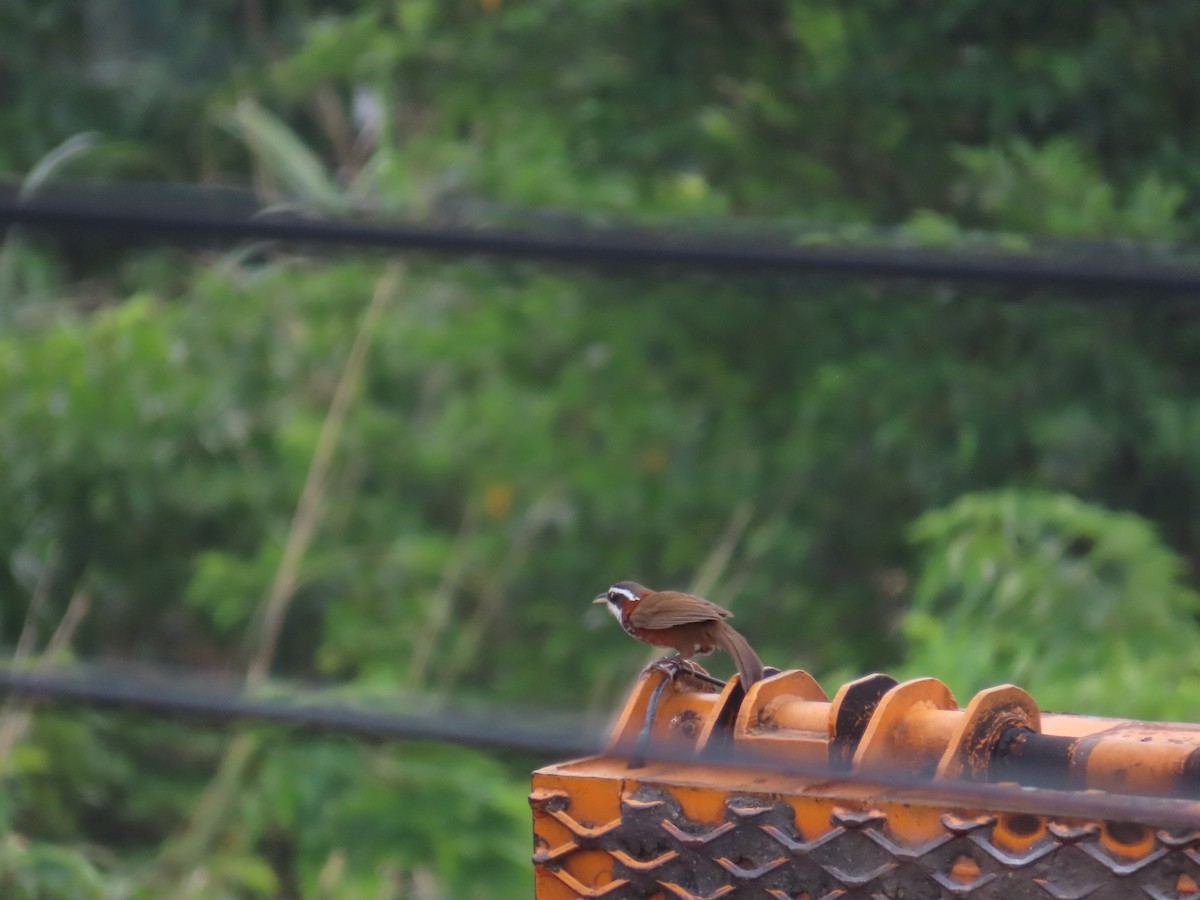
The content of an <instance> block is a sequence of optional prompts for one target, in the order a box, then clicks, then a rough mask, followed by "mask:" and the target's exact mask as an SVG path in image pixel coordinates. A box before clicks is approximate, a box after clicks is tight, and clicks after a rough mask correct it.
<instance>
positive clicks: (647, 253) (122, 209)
mask: <svg viewBox="0 0 1200 900" xmlns="http://www.w3.org/2000/svg"><path fill="white" fill-rule="evenodd" d="M199 205H200V204H195V203H191V204H188V206H190V207H198V206H199ZM0 226H23V227H25V228H27V229H36V230H38V231H41V232H49V233H52V234H53V235H55V236H58V237H63V236H81V235H87V236H91V237H99V238H102V239H104V240H106V241H120V242H129V241H139V242H158V243H164V242H165V243H171V244H194V243H204V242H237V241H243V240H266V241H284V242H288V243H295V244H306V245H337V246H342V247H357V248H360V249H374V250H385V251H393V252H422V253H433V254H441V255H451V256H463V255H486V256H491V257H499V258H508V259H524V260H534V261H541V262H556V263H564V264H572V265H583V266H597V267H622V268H631V267H653V266H658V267H662V266H667V267H677V268H684V269H688V270H697V271H705V272H716V273H723V274H740V275H750V274H781V273H782V274H787V275H805V274H814V275H837V276H845V277H855V278H883V279H921V280H936V281H950V282H968V283H989V284H995V285H1004V286H1011V287H1016V288H1021V289H1023V290H1031V289H1035V288H1066V289H1078V290H1086V291H1089V292H1093V293H1102V294H1112V293H1139V294H1149V295H1154V296H1175V297H1178V296H1180V295H1190V296H1194V297H1195V298H1197V299H1200V268H1198V267H1184V266H1178V265H1175V264H1170V265H1168V264H1163V263H1160V262H1154V263H1151V262H1147V261H1145V260H1142V261H1133V260H1125V261H1121V260H1119V259H1117V258H1115V257H1113V256H1112V254H1106V255H1103V256H1101V255H1099V254H1096V253H1093V254H1090V255H1089V256H1087V257H1086V258H1084V257H1078V258H1076V257H1070V258H1060V257H1057V256H1054V255H1038V254H1030V253H1023V254H1017V253H1012V254H996V253H992V254H980V253H977V252H966V251H961V252H959V251H956V252H949V251H947V250H944V249H927V248H916V247H913V248H895V247H876V246H850V245H845V244H831V243H821V244H811V245H805V244H795V243H792V244H788V243H784V242H782V241H780V240H779V239H778V238H771V239H766V238H764V239H761V240H758V241H754V242H751V241H750V240H748V239H747V238H745V237H742V236H739V237H736V238H732V237H727V238H725V239H721V240H718V239H714V238H704V239H701V238H697V237H695V236H693V235H683V234H667V233H663V232H653V231H635V230H631V229H621V230H617V229H608V230H592V231H588V232H580V233H563V232H562V231H559V232H556V233H555V234H544V233H536V232H519V231H509V230H501V229H493V228H475V227H462V226H439V225H416V224H401V223H395V222H370V221H350V220H345V219H330V218H324V219H322V218H311V217H301V216H298V215H295V214H282V213H254V212H249V213H243V212H233V213H231V212H221V211H206V212H198V211H196V209H185V208H181V207H180V206H176V205H168V204H163V203H156V204H146V203H136V204H135V203H128V202H122V201H120V200H118V199H117V198H115V197H113V198H110V199H109V201H108V202H105V203H101V202H97V200H96V198H94V197H91V198H89V199H87V200H80V201H66V200H61V199H57V198H50V199H43V198H34V199H30V200H21V199H19V198H14V197H9V198H4V199H0Z"/></svg>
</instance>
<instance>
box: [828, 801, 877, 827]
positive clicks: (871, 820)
mask: <svg viewBox="0 0 1200 900" xmlns="http://www.w3.org/2000/svg"><path fill="white" fill-rule="evenodd" d="M830 818H831V819H832V820H833V821H834V822H836V823H837V824H839V825H841V826H843V827H844V828H846V829H852V828H862V827H863V826H865V825H876V824H881V823H883V822H886V821H887V814H886V813H883V812H880V811H879V810H877V809H868V810H865V811H863V812H859V811H858V810H856V809H846V808H844V807H841V806H838V807H834V810H833V814H832V815H831V816H830Z"/></svg>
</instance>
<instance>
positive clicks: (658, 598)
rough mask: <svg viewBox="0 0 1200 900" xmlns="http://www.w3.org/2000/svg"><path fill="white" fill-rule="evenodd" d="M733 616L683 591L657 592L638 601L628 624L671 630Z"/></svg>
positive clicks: (713, 604) (709, 602)
mask: <svg viewBox="0 0 1200 900" xmlns="http://www.w3.org/2000/svg"><path fill="white" fill-rule="evenodd" d="M731 615H732V613H731V612H730V611H729V610H727V609H722V608H721V607H719V606H717V604H715V603H713V602H711V601H709V600H705V599H704V598H703V597H697V596H696V595H695V594H685V593H683V591H655V592H654V593H652V594H647V595H646V596H645V597H643V598H642V599H641V600H639V601H638V602H637V605H636V606H635V607H634V608H633V612H631V613H630V614H629V621H630V622H631V623H632V624H633V626H634V627H635V628H670V627H671V626H672V625H688V624H690V623H692V622H715V621H719V620H721V619H728V618H729V617H730V616H731Z"/></svg>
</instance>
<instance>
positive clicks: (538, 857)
mask: <svg viewBox="0 0 1200 900" xmlns="http://www.w3.org/2000/svg"><path fill="white" fill-rule="evenodd" d="M578 849H579V845H578V844H576V843H575V842H574V841H567V842H566V843H565V844H559V845H558V846H557V847H554V848H552V849H550V850H539V851H537V852H536V853H534V854H533V861H534V863H535V864H537V865H545V864H546V863H552V862H555V861H556V860H559V859H562V858H563V857H564V856H570V855H571V854H572V853H574V852H575V851H576V850H578Z"/></svg>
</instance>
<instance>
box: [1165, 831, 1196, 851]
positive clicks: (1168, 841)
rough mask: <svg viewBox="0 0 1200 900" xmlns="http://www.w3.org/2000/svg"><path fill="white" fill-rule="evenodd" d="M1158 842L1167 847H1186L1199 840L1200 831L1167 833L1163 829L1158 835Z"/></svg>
mask: <svg viewBox="0 0 1200 900" xmlns="http://www.w3.org/2000/svg"><path fill="white" fill-rule="evenodd" d="M1158 840H1159V841H1160V842H1161V843H1162V844H1165V845H1166V846H1168V847H1186V846H1187V845H1188V844H1192V843H1195V842H1196V841H1197V840H1200V831H1182V832H1175V831H1168V830H1166V829H1165V828H1164V829H1163V830H1161V831H1159V833H1158Z"/></svg>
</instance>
